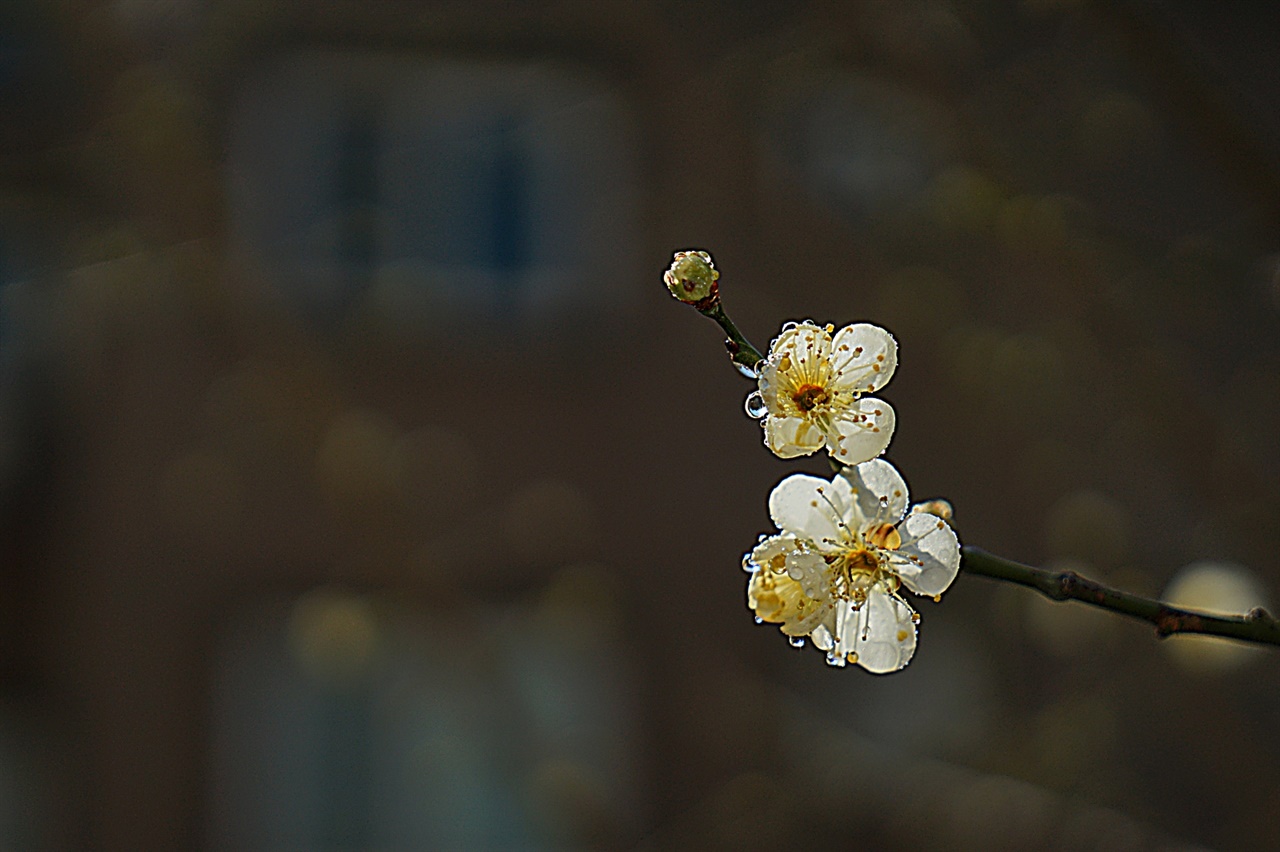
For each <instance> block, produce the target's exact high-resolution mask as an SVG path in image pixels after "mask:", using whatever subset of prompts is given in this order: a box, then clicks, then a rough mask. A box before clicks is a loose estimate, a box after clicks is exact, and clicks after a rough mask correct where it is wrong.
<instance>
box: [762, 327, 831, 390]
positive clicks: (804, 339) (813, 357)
mask: <svg viewBox="0 0 1280 852" xmlns="http://www.w3.org/2000/svg"><path fill="white" fill-rule="evenodd" d="M830 356H831V335H830V334H828V333H827V330H826V329H825V328H822V327H821V326H817V325H814V324H813V323H811V322H802V323H800V324H799V325H797V326H795V327H794V328H789V329H786V330H784V331H783V332H782V334H779V335H778V336H777V337H776V338H775V339H774V341H773V344H772V345H770V347H769V361H770V363H772V364H774V365H777V364H779V363H782V361H783V358H784V357H785V358H786V359H787V364H788V367H789V368H788V369H787V370H786V371H785V372H786V373H787V374H788V375H790V376H793V377H795V378H796V379H798V380H800V381H803V378H802V377H804V376H810V377H812V376H814V375H816V374H817V371H818V366H819V365H820V364H822V363H824V362H826V361H827V360H828V359H829V358H830Z"/></svg>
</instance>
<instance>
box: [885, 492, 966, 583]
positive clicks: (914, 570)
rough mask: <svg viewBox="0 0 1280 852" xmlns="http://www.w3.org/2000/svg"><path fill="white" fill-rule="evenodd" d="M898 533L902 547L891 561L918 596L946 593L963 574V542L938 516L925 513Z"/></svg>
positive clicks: (903, 526)
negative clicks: (957, 575) (961, 562)
mask: <svg viewBox="0 0 1280 852" xmlns="http://www.w3.org/2000/svg"><path fill="white" fill-rule="evenodd" d="M898 532H899V533H900V534H901V535H902V545H901V546H900V547H899V548H898V550H897V552H896V553H894V554H892V555H891V556H890V557H889V558H890V562H891V563H892V564H893V566H894V568H895V570H897V572H898V576H899V577H901V578H902V584H903V585H904V586H906V587H907V588H908V589H910V590H911V591H913V592H915V593H916V594H918V595H940V594H942V593H943V592H945V591H946V590H947V587H949V586H950V585H951V581H952V580H954V579H955V578H956V574H957V573H958V572H959V571H960V541H959V539H957V538H956V534H955V532H954V531H952V529H951V527H949V526H947V522H946V521H944V520H942V519H941V518H939V517H938V516H937V515H930V514H927V513H923V512H922V513H920V514H913V515H909V516H908V517H907V519H906V520H905V521H903V522H902V524H900V525H899V526H898ZM912 557H914V558H912ZM908 560H910V561H908ZM917 560H918V561H917Z"/></svg>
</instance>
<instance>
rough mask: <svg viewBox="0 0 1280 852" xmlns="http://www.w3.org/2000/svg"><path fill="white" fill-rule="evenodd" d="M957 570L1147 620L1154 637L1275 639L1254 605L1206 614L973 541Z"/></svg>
mask: <svg viewBox="0 0 1280 852" xmlns="http://www.w3.org/2000/svg"><path fill="white" fill-rule="evenodd" d="M960 553H961V559H960V570H961V571H964V572H965V573H967V574H976V575H978V576H981V577H990V578H991V579H993V580H1004V581H1005V582H1009V583H1017V584H1019V585H1022V586H1030V587H1031V588H1033V589H1035V590H1036V591H1038V592H1040V593H1041V594H1042V595H1044V596H1045V597H1047V598H1049V599H1050V600H1054V601H1068V600H1075V601H1081V602H1082V603H1087V604H1089V605H1090V606H1096V607H1098V608H1099V609H1105V610H1108V611H1109V612H1114V613H1116V614H1118V615H1127V616H1128V617H1130V618H1137V619H1140V620H1142V621H1146V622H1148V623H1150V624H1152V625H1153V626H1154V627H1155V629H1156V635H1157V636H1159V637H1160V638H1162V639H1163V638H1164V637H1166V636H1172V635H1173V634H1175V633H1202V634H1206V635H1209V636H1226V637H1227V638H1230V639H1239V640H1241V641H1244V642H1258V643H1263V644H1267V645H1280V621H1277V620H1276V619H1275V618H1274V617H1272V616H1271V615H1270V613H1268V612H1267V611H1266V610H1264V609H1262V608H1261V607H1258V608H1256V609H1252V610H1250V611H1249V612H1248V613H1247V614H1245V615H1211V614H1209V613H1205V612H1196V611H1194V610H1189V609H1181V608H1179V607H1176V606H1170V605H1169V604H1167V603H1164V602H1163V601H1157V600H1152V599H1151V598H1143V597H1139V596H1138V595H1132V594H1129V593H1128V592H1122V591H1120V590H1119V589H1113V588H1110V587H1109V586H1104V585H1102V584H1101V583H1099V582H1097V581H1095V580H1090V579H1088V578H1086V577H1081V576H1080V575H1079V574H1077V573H1076V572H1074V571H1048V570H1045V569H1044V568H1033V567H1032V566H1030V565H1023V564H1022V563H1020V562H1013V561H1012V560H1009V559H1005V558H1003V557H1000V556H996V555H994V554H991V553H987V552H986V551H985V550H981V549H979V548H976V547H969V546H965V547H962V548H961V549H960Z"/></svg>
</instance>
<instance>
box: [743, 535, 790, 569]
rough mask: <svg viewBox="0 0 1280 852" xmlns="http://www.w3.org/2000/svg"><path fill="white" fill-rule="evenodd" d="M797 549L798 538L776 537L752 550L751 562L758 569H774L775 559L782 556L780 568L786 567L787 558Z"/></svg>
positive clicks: (771, 537) (766, 540) (768, 539)
mask: <svg viewBox="0 0 1280 852" xmlns="http://www.w3.org/2000/svg"><path fill="white" fill-rule="evenodd" d="M795 549H796V537H795V536H793V535H785V534H784V535H774V536H770V537H769V538H766V539H765V540H764V541H762V542H760V543H759V544H757V545H756V546H755V547H754V548H752V550H751V556H750V557H749V560H748V561H749V562H750V563H751V564H752V565H755V566H756V567H757V568H773V567H774V566H773V564H772V563H773V559H774V557H776V556H781V557H782V561H781V563H780V566H779V567H785V566H786V557H787V554H788V553H791V552H792V551H794V550H795Z"/></svg>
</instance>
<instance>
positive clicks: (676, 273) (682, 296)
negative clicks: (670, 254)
mask: <svg viewBox="0 0 1280 852" xmlns="http://www.w3.org/2000/svg"><path fill="white" fill-rule="evenodd" d="M719 277H720V273H719V272H717V271H716V268H715V264H714V263H712V262H711V255H709V254H707V253H706V252H705V251H694V250H692V249H690V250H689V251H678V252H676V256H675V259H674V260H672V261H671V268H670V269H668V270H667V271H666V272H665V273H664V274H663V276H662V280H663V281H665V282H666V283H667V289H668V290H670V291H671V295H673V296H675V297H676V298H677V299H679V300H680V301H682V302H685V303H687V304H690V305H694V304H697V303H698V302H701V301H703V300H704V299H707V298H709V297H711V296H713V295H714V294H715V292H716V279H717V278H719Z"/></svg>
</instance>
